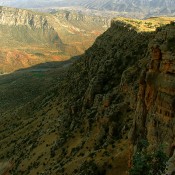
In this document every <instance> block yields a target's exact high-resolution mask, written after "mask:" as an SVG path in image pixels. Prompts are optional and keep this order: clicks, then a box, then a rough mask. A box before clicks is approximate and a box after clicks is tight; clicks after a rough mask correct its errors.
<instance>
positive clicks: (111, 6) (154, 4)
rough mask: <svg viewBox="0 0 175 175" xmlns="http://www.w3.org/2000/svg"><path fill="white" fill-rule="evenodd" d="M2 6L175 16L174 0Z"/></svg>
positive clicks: (37, 1) (35, 1) (19, 0)
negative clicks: (82, 9) (83, 9)
mask: <svg viewBox="0 0 175 175" xmlns="http://www.w3.org/2000/svg"><path fill="white" fill-rule="evenodd" d="M0 5H5V6H12V7H19V8H38V9H43V8H60V7H67V8H68V7H69V8H70V7H71V8H72V7H76V8H80V7H81V8H82V7H83V8H86V9H91V10H99V11H114V12H116V15H122V16H132V17H137V18H144V17H149V16H159V15H169V16H174V15H175V1H174V0H166V1H165V0H75V1H73V0H71V1H70V0H50V1H48V0H30V1H29V0H0Z"/></svg>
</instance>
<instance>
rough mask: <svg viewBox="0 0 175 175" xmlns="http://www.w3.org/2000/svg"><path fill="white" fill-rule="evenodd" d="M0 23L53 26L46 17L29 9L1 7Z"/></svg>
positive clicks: (38, 26) (41, 26)
mask: <svg viewBox="0 0 175 175" xmlns="http://www.w3.org/2000/svg"><path fill="white" fill-rule="evenodd" d="M0 24H2V25H9V26H12V25H13V26H18V25H20V26H28V27H32V28H33V27H34V28H51V26H50V25H49V24H48V21H47V19H46V17H44V16H43V15H39V14H34V12H30V11H28V10H23V9H15V8H9V7H0Z"/></svg>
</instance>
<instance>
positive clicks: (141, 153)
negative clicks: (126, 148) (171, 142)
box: [129, 140, 168, 175]
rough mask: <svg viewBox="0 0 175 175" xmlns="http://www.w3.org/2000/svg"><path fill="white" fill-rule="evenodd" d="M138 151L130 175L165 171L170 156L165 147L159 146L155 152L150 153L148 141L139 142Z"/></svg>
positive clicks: (155, 173)
mask: <svg viewBox="0 0 175 175" xmlns="http://www.w3.org/2000/svg"><path fill="white" fill-rule="evenodd" d="M138 145H139V146H140V147H138V151H137V152H136V153H135V155H134V157H133V167H132V168H131V169H130V171H129V173H130V175H161V174H163V173H165V169H166V162H167V160H168V157H167V156H166V154H165V153H164V152H163V147H162V146H159V147H158V149H156V150H155V151H154V152H153V153H148V152H147V150H146V148H147V146H148V142H147V141H144V140H143V141H142V142H141V143H140V144H138Z"/></svg>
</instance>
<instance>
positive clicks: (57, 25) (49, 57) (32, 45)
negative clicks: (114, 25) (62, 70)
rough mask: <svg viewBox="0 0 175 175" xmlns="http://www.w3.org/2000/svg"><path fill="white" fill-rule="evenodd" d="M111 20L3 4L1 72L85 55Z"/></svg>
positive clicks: (0, 18)
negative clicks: (43, 11) (17, 7)
mask: <svg viewBox="0 0 175 175" xmlns="http://www.w3.org/2000/svg"><path fill="white" fill-rule="evenodd" d="M109 23H110V20H109V19H108V18H105V17H98V16H88V15H86V14H83V13H78V12H74V11H64V10H61V11H55V12H54V13H52V14H48V13H40V12H33V11H30V10H24V9H16V8H10V7H0V40H1V42H0V47H1V48H0V73H8V72H12V71H14V70H17V69H20V68H24V67H29V66H31V65H36V64H39V63H43V62H47V61H61V60H65V59H69V58H70V57H72V56H76V55H79V54H82V53H83V52H84V51H85V50H86V49H87V48H88V47H89V46H91V44H92V43H93V42H94V40H95V38H96V37H97V36H98V35H100V34H101V33H103V32H104V31H105V30H106V29H107V28H108V26H109Z"/></svg>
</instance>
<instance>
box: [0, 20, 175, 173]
mask: <svg viewBox="0 0 175 175" xmlns="http://www.w3.org/2000/svg"><path fill="white" fill-rule="evenodd" d="M148 21H149V22H151V23H154V24H155V25H159V24H161V26H160V27H158V28H157V29H156V30H155V31H153V28H152V27H151V28H150V25H145V24H146V23H147V21H139V22H142V24H143V25H138V21H137V20H130V21H129V22H128V19H121V18H119V19H114V20H113V21H112V24H111V27H110V28H109V29H108V30H107V31H106V32H105V33H104V34H102V35H101V36H99V37H98V38H97V40H96V41H95V43H94V44H93V45H92V47H90V48H89V49H88V50H87V51H86V52H85V54H83V55H82V56H81V57H80V58H79V59H78V60H77V61H76V62H74V63H73V64H72V65H71V66H70V68H69V69H68V72H67V73H66V75H65V76H63V79H62V80H61V81H58V84H57V85H55V86H54V87H53V88H52V89H50V90H48V91H47V92H45V93H44V94H42V95H40V96H38V97H37V98H36V99H34V100H32V101H30V102H29V103H27V104H23V105H22V106H20V107H19V108H18V107H17V108H16V109H15V110H13V111H10V112H6V113H2V116H1V118H0V133H1V135H0V155H1V156H0V159H1V160H11V161H12V162H13V169H12V170H11V173H12V174H13V175H19V174H23V175H36V174H40V175H41V174H47V175H48V174H52V175H59V174H60V175H63V174H65V175H72V174H74V175H84V174H90V175H99V174H100V175H126V174H127V173H128V170H129V168H130V167H131V159H132V156H133V151H136V150H138V148H139V142H140V140H141V139H143V138H144V139H146V140H148V141H149V147H148V151H150V152H152V151H154V150H155V149H156V148H157V147H158V145H159V144H165V145H166V147H165V148H164V151H165V153H166V154H167V155H168V156H169V157H171V159H170V161H169V163H168V168H169V169H168V172H167V173H169V174H170V173H172V171H173V169H172V168H171V167H174V166H173V162H172V161H171V160H173V159H174V154H173V153H174V146H173V145H174V144H173V143H174V137H173V135H174V129H173V128H174V117H173V115H172V114H174V52H175V47H174V41H175V32H174V31H175V24H174V22H173V21H174V19H173V18H160V19H159V18H156V19H155V18H154V19H152V21H151V19H149V20H148ZM158 21H159V22H158ZM167 133H168V134H167Z"/></svg>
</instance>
